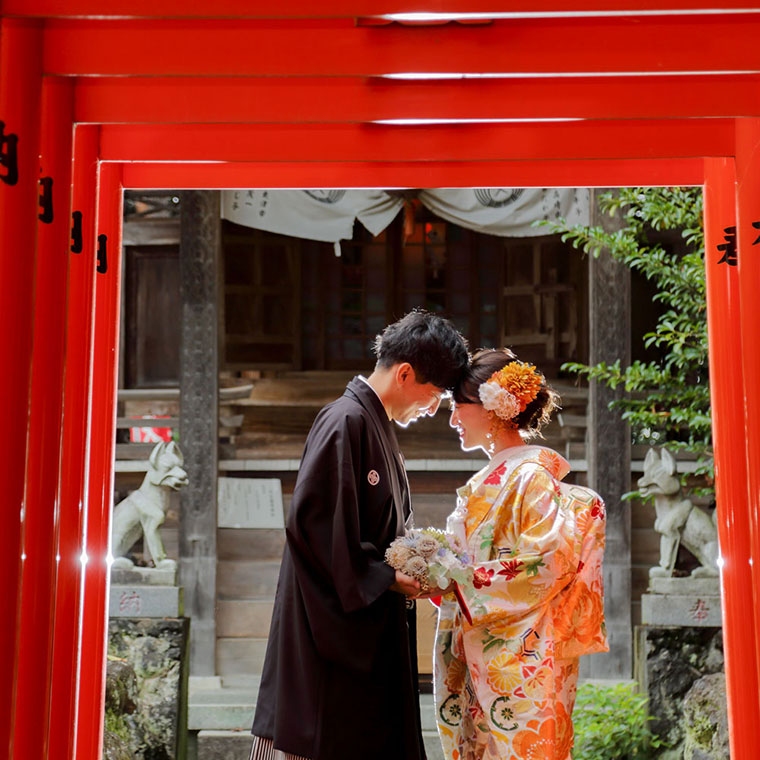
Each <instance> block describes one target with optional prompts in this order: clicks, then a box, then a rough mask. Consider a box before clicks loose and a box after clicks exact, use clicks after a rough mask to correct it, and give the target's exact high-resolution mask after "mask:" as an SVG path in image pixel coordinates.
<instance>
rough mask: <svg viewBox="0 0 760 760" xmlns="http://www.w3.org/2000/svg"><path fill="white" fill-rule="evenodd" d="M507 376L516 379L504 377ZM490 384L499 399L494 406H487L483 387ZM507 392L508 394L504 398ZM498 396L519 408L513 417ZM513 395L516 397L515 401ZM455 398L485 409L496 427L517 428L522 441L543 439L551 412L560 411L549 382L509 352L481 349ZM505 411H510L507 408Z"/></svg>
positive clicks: (464, 375) (458, 384)
mask: <svg viewBox="0 0 760 760" xmlns="http://www.w3.org/2000/svg"><path fill="white" fill-rule="evenodd" d="M508 365H509V368H507V367H508ZM505 368H507V369H505ZM502 370H504V372H502ZM512 370H514V372H512ZM496 373H501V374H500V375H496ZM505 375H513V377H504V376H505ZM495 376H496V377H495ZM521 376H522V377H521ZM489 380H490V381H491V382H490V383H489V386H488V388H489V390H491V389H492V386H493V390H494V393H495V394H497V395H496V397H495V400H494V401H493V402H491V399H490V398H489V399H488V402H485V403H484V394H483V391H481V385H483V383H488V382H489ZM505 390H507V391H509V393H507V394H504V391H505ZM521 391H522V394H521ZM499 393H501V394H502V395H507V396H508V397H509V402H508V403H511V404H517V406H516V407H515V409H516V413H515V414H514V415H513V416H512V415H510V413H509V411H504V409H505V406H504V404H506V403H507V402H503V401H500V399H499V398H498V394H499ZM513 394H516V397H515V395H513ZM489 395H490V396H493V394H489ZM520 395H523V398H524V399H526V400H527V403H525V404H524V406H523V404H520V403H519V402H520ZM487 397H488V396H487ZM453 398H454V401H455V402H456V403H457V404H481V405H483V406H485V407H486V409H488V410H489V411H490V412H491V416H492V418H493V419H494V423H495V424H496V425H499V424H503V425H505V426H506V427H509V428H516V429H517V430H519V431H520V433H521V434H522V436H523V438H533V437H535V436H540V435H541V432H540V431H541V428H542V427H543V426H544V425H546V423H547V422H549V419H550V418H551V415H552V412H553V411H554V410H555V409H559V408H560V405H559V402H560V397H559V394H558V393H557V392H556V391H555V390H554V389H553V388H551V387H549V386H548V385H547V384H546V378H545V377H544V376H543V375H542V374H541V373H540V372H539V371H538V370H536V369H535V367H532V365H528V364H524V363H523V362H521V361H520V360H519V359H518V358H517V357H516V356H515V354H514V353H512V351H510V350H509V349H508V348H502V349H495V348H482V349H480V350H479V351H477V352H476V353H475V355H474V356H473V357H472V360H471V361H470V364H469V366H468V367H467V369H466V370H465V371H464V372H463V373H462V376H461V377H460V379H459V382H458V383H457V385H456V387H455V388H454V391H453ZM500 404H501V405H500ZM520 407H522V409H521V410H520ZM506 409H507V410H508V409H509V407H508V406H506Z"/></svg>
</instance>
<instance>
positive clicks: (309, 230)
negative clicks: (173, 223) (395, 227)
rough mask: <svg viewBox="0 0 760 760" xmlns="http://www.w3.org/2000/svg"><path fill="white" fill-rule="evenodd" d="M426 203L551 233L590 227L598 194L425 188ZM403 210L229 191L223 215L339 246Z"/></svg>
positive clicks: (449, 217)
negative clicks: (560, 223) (360, 228)
mask: <svg viewBox="0 0 760 760" xmlns="http://www.w3.org/2000/svg"><path fill="white" fill-rule="evenodd" d="M417 197H418V198H419V200H420V201H421V202H422V203H423V204H424V205H425V206H427V208H429V209H430V210H431V211H432V212H433V213H434V214H436V215H437V216H439V217H441V219H445V220H446V221H449V222H453V223H454V224H458V225H459V226H460V227H466V228H468V229H471V230H476V231H478V232H483V233H485V234H488V235H499V236H502V237H532V236H536V235H545V234H546V233H547V230H546V228H545V227H541V226H533V223H534V222H535V221H536V220H539V219H547V220H552V221H553V220H556V219H560V218H564V219H566V220H567V221H568V222H569V223H570V224H588V223H589V219H590V194H589V191H588V190H586V189H574V188H543V189H522V188H511V187H502V188H498V187H496V188H494V187H492V188H465V189H454V188H440V189H432V190H420V191H419V193H418V194H417ZM402 207H403V201H402V200H401V199H400V198H398V197H397V196H395V195H389V194H388V193H386V192H384V191H383V190H226V191H224V192H223V193H222V216H223V217H224V218H225V219H229V220H230V221H231V222H235V223H236V224H242V225H245V226H246V227H255V228H256V229H260V230H267V231H268V232H277V233H280V234H282V235H291V236H293V237H300V238H306V239H307V240H319V241H323V242H326V243H336V244H337V243H338V242H339V241H340V240H350V239H351V238H352V237H353V230H354V220H355V219H358V220H359V221H360V222H361V223H362V224H363V225H364V226H365V227H366V228H367V230H369V232H371V233H372V234H373V235H379V234H380V233H381V232H382V231H383V230H384V229H385V228H386V227H387V226H388V225H389V224H390V223H391V222H392V221H393V219H394V217H395V216H396V214H398V212H399V211H400V210H401V208H402Z"/></svg>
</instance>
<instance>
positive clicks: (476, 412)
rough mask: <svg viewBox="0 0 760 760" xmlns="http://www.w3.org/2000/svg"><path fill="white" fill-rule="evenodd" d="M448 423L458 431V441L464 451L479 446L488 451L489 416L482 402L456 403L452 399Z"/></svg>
mask: <svg viewBox="0 0 760 760" xmlns="http://www.w3.org/2000/svg"><path fill="white" fill-rule="evenodd" d="M449 425H451V427H453V428H455V429H456V430H457V432H458V433H459V441H460V444H461V446H462V449H463V450H464V451H471V450H472V449H477V448H481V449H483V451H485V452H486V453H487V452H488V447H489V444H490V441H489V440H488V433H489V432H490V430H491V416H490V415H489V414H488V412H487V411H486V410H485V409H484V408H483V405H482V404H457V403H456V402H454V401H452V402H451V419H450V420H449Z"/></svg>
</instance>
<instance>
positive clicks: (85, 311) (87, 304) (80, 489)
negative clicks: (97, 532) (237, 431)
mask: <svg viewBox="0 0 760 760" xmlns="http://www.w3.org/2000/svg"><path fill="white" fill-rule="evenodd" d="M97 155H98V127H92V126H83V127H77V129H76V131H75V134H74V187H73V200H72V208H73V209H74V210H75V211H80V212H81V213H82V244H83V250H82V252H81V253H69V254H68V256H69V297H68V302H67V314H66V370H65V376H64V382H65V386H64V388H65V389H64V399H63V404H64V405H63V453H62V458H61V495H60V505H61V506H60V527H59V539H58V555H59V557H60V559H59V562H58V578H57V584H56V607H55V639H54V642H53V684H52V692H51V693H52V695H54V699H53V702H52V705H51V711H50V735H51V736H53V737H55V741H53V742H51V743H50V750H49V757H50V760H74V758H75V757H76V756H75V754H74V749H75V746H76V729H77V710H78V707H79V705H78V692H79V683H78V678H77V671H78V662H79V657H80V654H81V609H80V603H81V593H80V592H81V584H82V580H83V566H82V550H83V547H84V530H85V527H86V525H87V505H88V490H87V483H88V472H87V470H88V457H89V450H90V433H91V431H90V392H91V386H92V321H93V295H94V286H95V213H96V206H97V203H96V201H97V172H98V158H97ZM86 655H87V653H86ZM76 760H85V759H84V758H81V759H80V758H79V757H76ZM87 760H90V758H87ZM92 760H95V758H92Z"/></svg>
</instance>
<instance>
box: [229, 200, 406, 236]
mask: <svg viewBox="0 0 760 760" xmlns="http://www.w3.org/2000/svg"><path fill="white" fill-rule="evenodd" d="M403 205H404V204H403V202H402V201H401V200H400V199H398V198H394V197H392V196H390V195H388V193H386V192H383V191H382V190H225V191H224V192H223V193H222V217H223V218H224V219H229V221H231V222H235V223H236V224H242V225H245V226H246V227H255V228H256V229H259V230H267V231H268V232H278V233H280V234H281V235H291V236H292V237H299V238H306V239H307V240H320V241H322V242H325V243H337V242H338V241H340V240H350V239H351V238H352V237H353V235H354V220H355V219H358V220H359V221H360V222H361V223H362V224H363V225H364V226H365V227H366V228H367V229H368V230H369V231H370V232H371V233H372V234H373V235H379V234H380V233H381V232H382V231H383V230H384V229H385V228H386V227H387V226H388V225H389V224H390V223H391V222H392V221H393V218H394V217H395V216H396V214H398V212H399V211H400V210H401V208H402V207H403Z"/></svg>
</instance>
